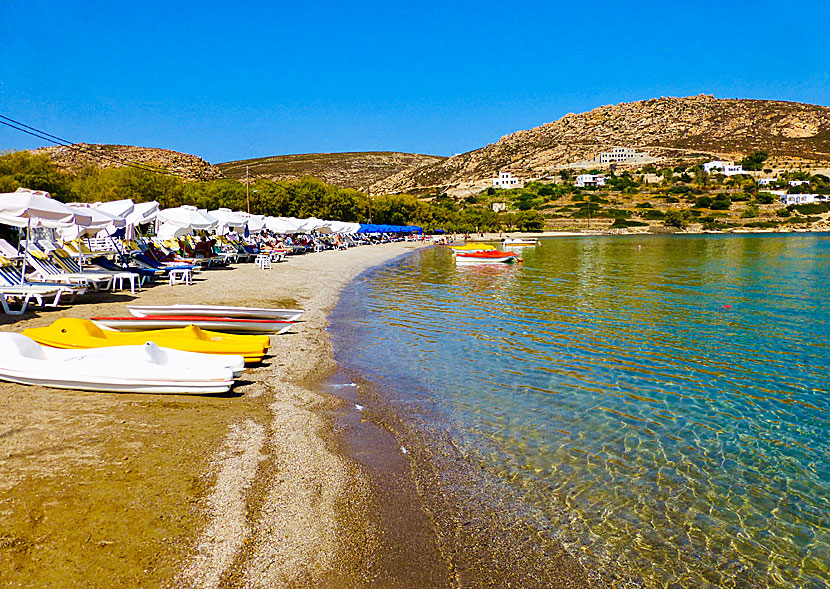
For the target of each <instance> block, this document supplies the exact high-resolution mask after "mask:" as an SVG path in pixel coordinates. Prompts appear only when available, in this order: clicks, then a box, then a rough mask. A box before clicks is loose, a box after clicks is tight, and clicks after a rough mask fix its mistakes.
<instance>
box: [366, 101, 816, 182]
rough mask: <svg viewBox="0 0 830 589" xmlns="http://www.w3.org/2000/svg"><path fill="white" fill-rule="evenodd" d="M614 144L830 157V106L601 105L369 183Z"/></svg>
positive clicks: (570, 155)
mask: <svg viewBox="0 0 830 589" xmlns="http://www.w3.org/2000/svg"><path fill="white" fill-rule="evenodd" d="M614 146H623V147H633V148H639V149H642V150H645V151H648V152H649V153H650V155H653V156H656V157H664V158H669V159H677V158H680V157H684V156H686V157H688V156H691V155H718V156H723V157H738V156H742V155H743V154H746V153H751V152H753V151H756V150H759V149H766V150H768V151H769V152H770V153H771V154H772V155H773V156H785V157H795V158H805V159H813V160H828V159H830V108H828V107H825V106H815V105H810V104H800V103H796V102H781V101H771V100H732V99H717V98H713V97H712V96H706V95H700V96H692V97H688V98H654V99H651V100H645V101H639V102H630V103H623V104H618V105H616V106H602V107H600V108H596V109H594V110H592V111H589V112H585V113H581V114H568V115H565V116H564V117H562V118H561V119H559V120H557V121H554V122H552V123H548V124H546V125H542V126H541V127H536V128H534V129H530V130H527V131H519V132H517V133H513V134H511V135H507V136H506V137H503V138H502V139H500V140H499V141H498V142H497V143H491V144H489V145H487V146H486V147H483V148H481V149H477V150H475V151H471V152H468V153H464V154H460V155H456V156H453V157H451V158H449V159H447V160H445V161H443V162H435V163H432V164H429V165H427V166H424V167H422V168H418V169H416V170H413V171H405V172H401V173H399V174H396V175H395V176H392V177H390V178H388V179H386V180H382V181H380V182H378V183H377V184H376V185H375V186H373V187H372V189H373V190H374V191H378V192H401V191H405V190H412V189H417V188H426V187H435V186H441V187H449V186H454V185H457V184H459V183H461V182H475V181H480V180H482V179H485V178H491V177H495V176H496V174H497V172H498V171H499V170H500V169H504V168H510V169H512V170H514V171H516V172H518V173H519V174H521V175H523V176H525V177H539V176H543V175H545V174H547V173H550V172H552V171H554V170H556V169H558V168H560V167H561V166H564V165H567V164H572V163H576V162H579V161H584V160H589V159H592V158H593V157H594V156H596V155H597V154H598V153H599V152H601V151H607V150H609V149H610V148H612V147H614Z"/></svg>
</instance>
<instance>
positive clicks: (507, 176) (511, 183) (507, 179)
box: [493, 171, 523, 189]
mask: <svg viewBox="0 0 830 589" xmlns="http://www.w3.org/2000/svg"><path fill="white" fill-rule="evenodd" d="M522 185H523V182H522V181H521V180H519V179H518V178H516V177H515V176H513V173H512V172H509V171H507V172H499V177H498V178H493V188H508V189H509V188H521V187H522Z"/></svg>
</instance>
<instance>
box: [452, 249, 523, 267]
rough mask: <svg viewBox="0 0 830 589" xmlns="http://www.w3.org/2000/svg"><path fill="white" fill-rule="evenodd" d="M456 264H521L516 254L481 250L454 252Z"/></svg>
mask: <svg viewBox="0 0 830 589" xmlns="http://www.w3.org/2000/svg"><path fill="white" fill-rule="evenodd" d="M455 261H456V262H462V263H465V262H487V263H491V264H492V263H494V262H496V263H511V262H521V261H522V259H521V258H520V257H519V254H517V253H516V252H502V251H499V250H483V251H477V252H456V254H455Z"/></svg>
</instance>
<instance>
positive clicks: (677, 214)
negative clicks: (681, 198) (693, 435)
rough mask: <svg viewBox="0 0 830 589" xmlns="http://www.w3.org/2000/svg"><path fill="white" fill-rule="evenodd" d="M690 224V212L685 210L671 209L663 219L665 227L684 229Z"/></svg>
mask: <svg viewBox="0 0 830 589" xmlns="http://www.w3.org/2000/svg"><path fill="white" fill-rule="evenodd" d="M688 224H689V212H688V211H686V210H684V209H669V210H667V211H666V216H665V217H664V218H663V225H665V226H666V227H676V228H677V229H683V228H684V227H686V225H688Z"/></svg>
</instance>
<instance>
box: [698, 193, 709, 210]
mask: <svg viewBox="0 0 830 589" xmlns="http://www.w3.org/2000/svg"><path fill="white" fill-rule="evenodd" d="M711 204H712V199H711V198H709V197H708V196H698V197H697V198H696V199H695V206H696V207H700V208H702V209H707V208H709V206H710V205H711Z"/></svg>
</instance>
